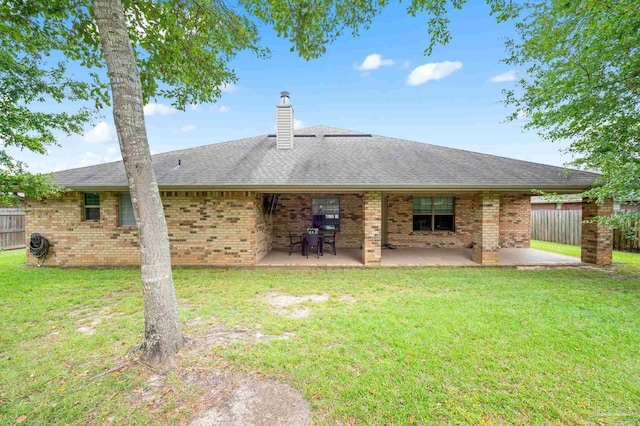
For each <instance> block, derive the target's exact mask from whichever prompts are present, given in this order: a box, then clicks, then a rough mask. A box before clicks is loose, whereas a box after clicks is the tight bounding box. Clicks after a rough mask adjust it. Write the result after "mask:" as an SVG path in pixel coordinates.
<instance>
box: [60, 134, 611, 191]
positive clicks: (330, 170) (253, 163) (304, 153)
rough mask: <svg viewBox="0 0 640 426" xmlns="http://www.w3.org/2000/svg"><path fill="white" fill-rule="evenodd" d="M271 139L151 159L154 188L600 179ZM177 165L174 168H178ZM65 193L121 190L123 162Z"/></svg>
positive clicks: (437, 152) (366, 139) (317, 137)
mask: <svg viewBox="0 0 640 426" xmlns="http://www.w3.org/2000/svg"><path fill="white" fill-rule="evenodd" d="M275 139H276V138H275V135H262V136H255V137H251V138H246V139H238V140H234V141H229V142H221V143H214V144H211V145H205V146H200V147H195V148H188V149H182V150H178V151H171V152H166V153H163V154H156V155H154V156H153V157H152V158H153V167H154V170H155V172H156V178H157V180H158V185H159V186H160V188H161V189H172V188H176V189H177V188H180V189H192V188H193V189H220V190H224V189H246V190H251V189H261V190H272V191H274V192H275V191H277V190H278V189H283V190H284V189H291V188H300V189H302V190H303V189H304V188H305V187H307V188H309V189H311V188H335V189H350V188H371V189H382V190H384V189H409V190H414V189H415V190H419V189H424V190H428V189H439V190H442V189H496V190H508V189H518V190H526V191H528V190H531V189H542V190H565V191H567V192H569V191H580V190H582V189H585V188H587V187H589V186H590V185H592V184H593V182H594V180H595V179H596V178H597V177H598V176H599V175H598V174H595V173H589V172H584V171H577V170H567V169H563V168H561V167H555V166H548V165H544V164H538V163H531V162H527V161H521V160H514V159H510V158H504V157H499V156H494V155H488V154H480V153H477V152H471V151H464V150H460V149H454V148H448V147H443V146H437V145H430V144H426V143H421V142H413V141H408V140H403V139H397V138H391V137H386V136H379V135H371V134H364V133H360V132H354V131H350V130H344V129H336V128H332V127H326V126H316V127H309V128H305V129H300V130H296V136H295V138H294V147H293V149H290V150H282V149H280V150H279V149H277V148H276V141H275ZM178 161H180V166H179V167H178ZM55 181H56V183H58V184H59V185H63V186H65V187H68V188H72V189H82V190H87V189H96V190H99V189H105V190H106V189H114V190H115V189H120V188H122V189H124V188H126V187H127V178H126V176H125V171H124V166H123V163H122V161H118V162H113V163H106V164H99V165H96V166H89V167H83V168H79V169H72V170H65V171H60V172H57V173H55Z"/></svg>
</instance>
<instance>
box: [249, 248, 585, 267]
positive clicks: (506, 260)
mask: <svg viewBox="0 0 640 426" xmlns="http://www.w3.org/2000/svg"><path fill="white" fill-rule="evenodd" d="M567 265H569V266H576V265H584V264H583V263H582V262H581V261H580V259H579V258H576V257H570V256H564V255H561V254H555V253H549V252H545V251H540V250H534V249H526V248H504V249H500V250H499V251H498V266H567ZM258 266H312V267H313V266H323V267H325V266H326V267H362V266H364V265H363V263H362V250H360V249H356V248H339V249H338V254H337V255H335V256H334V255H333V254H331V253H330V251H329V250H326V251H325V255H324V256H321V257H320V258H317V257H315V255H309V258H306V257H304V256H302V255H301V253H300V250H297V251H295V252H293V254H291V256H289V250H287V249H278V248H276V249H273V250H271V251H270V252H269V253H268V254H267V255H266V256H265V257H263V258H262V259H261V260H260V261H259V262H258ZM381 266H389V267H394V266H480V265H479V264H477V263H475V262H474V261H473V260H471V249H465V248H397V249H383V250H382V262H381Z"/></svg>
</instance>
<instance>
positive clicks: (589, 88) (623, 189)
mask: <svg viewBox="0 0 640 426" xmlns="http://www.w3.org/2000/svg"><path fill="white" fill-rule="evenodd" d="M522 14H523V16H524V18H523V19H522V20H521V21H520V22H519V23H518V24H517V29H518V32H519V38H518V39H516V40H511V41H509V42H508V43H507V49H508V52H509V57H508V59H507V60H506V63H508V64H510V65H514V66H517V67H525V68H526V75H525V76H524V78H522V79H521V80H520V81H519V83H518V87H517V89H516V90H508V91H506V95H507V97H506V102H507V104H508V105H511V106H513V107H514V112H513V114H512V115H511V116H510V119H511V120H517V119H519V118H520V116H522V115H525V119H526V124H525V128H526V129H533V130H536V131H537V132H538V133H539V134H540V135H541V136H542V137H543V138H545V139H547V140H550V141H563V140H568V141H570V142H571V145H570V146H569V148H568V149H567V152H568V153H569V154H571V155H572V157H573V158H574V160H573V162H572V164H573V165H574V166H576V167H578V168H581V169H588V170H596V171H599V172H600V173H602V178H601V179H599V181H598V184H599V185H598V186H596V187H595V188H593V189H591V190H589V191H586V193H585V194H584V195H585V196H586V197H590V198H594V199H598V200H603V199H605V198H614V199H616V200H619V201H621V202H626V201H638V200H640V124H639V123H640V108H639V107H640V50H639V49H638V40H639V38H638V34H639V33H640V7H639V5H638V2H637V1H635V0H620V1H615V2H613V1H602V0H580V1H565V0H551V1H547V2H535V3H528V4H526V5H524V6H523V9H522ZM639 215H640V211H638V212H636V213H635V214H626V215H620V216H616V217H614V218H612V219H608V220H604V219H603V222H605V223H607V224H609V225H615V226H620V225H622V223H623V222H626V221H628V220H629V219H630V217H629V216H632V217H631V219H635V220H638V219H639Z"/></svg>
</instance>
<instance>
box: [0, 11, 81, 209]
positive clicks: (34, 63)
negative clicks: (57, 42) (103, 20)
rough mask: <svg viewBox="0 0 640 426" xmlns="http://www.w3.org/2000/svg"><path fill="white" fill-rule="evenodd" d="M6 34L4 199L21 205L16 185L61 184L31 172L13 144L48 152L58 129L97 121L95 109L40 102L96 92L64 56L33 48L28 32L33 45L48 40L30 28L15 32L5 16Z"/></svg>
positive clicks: (43, 189) (1, 130) (1, 122)
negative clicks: (58, 108) (60, 108)
mask: <svg viewBox="0 0 640 426" xmlns="http://www.w3.org/2000/svg"><path fill="white" fill-rule="evenodd" d="M10 9H11V8H10V7H9V6H8V4H7V3H6V2H2V3H0V15H2V16H3V18H6V17H7V12H8V11H10ZM0 34H3V36H2V37H0V205H15V204H17V202H18V199H17V197H16V196H15V195H14V192H16V191H20V192H23V193H24V194H25V195H26V196H28V197H30V198H37V199H40V198H43V197H50V196H55V195H56V194H57V193H58V192H59V191H60V189H59V188H55V187H54V186H53V185H51V183H50V181H49V180H48V178H47V176H45V175H42V174H32V173H30V172H29V171H28V170H27V169H26V168H25V165H24V164H23V163H22V162H20V161H17V160H15V159H14V158H13V157H12V156H11V155H9V153H8V152H7V148H9V147H15V148H18V149H22V150H24V149H26V150H29V151H32V152H36V153H39V154H46V149H47V147H48V146H51V145H54V144H55V143H56V140H55V136H54V131H59V132H63V133H65V134H67V135H70V134H73V133H81V132H82V129H83V127H84V125H86V124H87V123H89V122H90V121H91V117H92V115H91V111H90V110H89V109H87V108H80V109H79V110H78V111H76V112H75V113H73V114H70V113H68V112H59V113H52V112H43V111H38V104H43V103H45V102H50V101H52V100H53V101H55V102H58V103H60V102H63V101H87V100H90V99H92V93H91V90H90V85H89V84H86V83H84V82H80V81H75V80H73V79H71V78H69V77H68V76H67V75H66V74H67V73H66V66H65V63H64V62H59V63H56V64H53V65H50V64H48V63H47V61H46V60H45V59H44V58H43V56H42V54H41V53H39V52H38V51H33V50H31V51H30V50H29V49H27V45H26V44H25V43H24V41H25V40H24V39H25V38H29V40H28V41H29V45H31V44H33V45H38V44H41V43H44V42H45V41H44V40H42V39H40V38H38V37H37V36H31V35H29V34H20V37H13V36H14V35H15V32H14V28H13V26H12V25H11V24H10V23H8V22H7V19H4V20H2V21H0Z"/></svg>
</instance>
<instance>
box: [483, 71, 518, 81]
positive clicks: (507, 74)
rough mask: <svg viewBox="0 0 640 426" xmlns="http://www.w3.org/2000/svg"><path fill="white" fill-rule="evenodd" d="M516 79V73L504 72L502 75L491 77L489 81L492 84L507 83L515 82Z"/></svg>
mask: <svg viewBox="0 0 640 426" xmlns="http://www.w3.org/2000/svg"><path fill="white" fill-rule="evenodd" d="M515 79H516V72H515V71H507V72H503V73H502V74H498V75H496V76H494V77H491V79H490V80H489V81H490V82H492V83H505V82H507V81H514V80H515Z"/></svg>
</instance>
